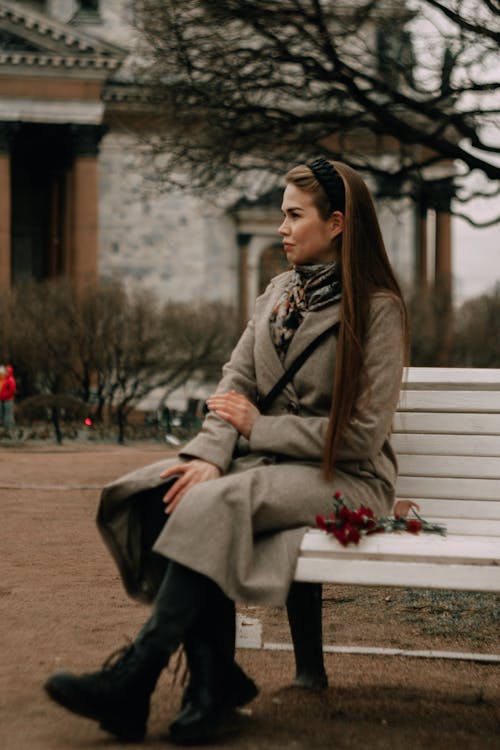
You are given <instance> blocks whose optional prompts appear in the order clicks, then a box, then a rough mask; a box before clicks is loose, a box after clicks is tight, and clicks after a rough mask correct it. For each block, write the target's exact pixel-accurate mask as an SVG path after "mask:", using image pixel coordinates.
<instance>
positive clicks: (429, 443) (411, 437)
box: [392, 433, 500, 457]
mask: <svg viewBox="0 0 500 750" xmlns="http://www.w3.org/2000/svg"><path fill="white" fill-rule="evenodd" d="M392 444H393V447H394V449H395V451H396V453H398V454H402V453H406V454H417V455H420V454H421V455H439V456H443V455H444V456H499V457H500V435H448V434H442V433H440V434H436V435H429V434H428V433H423V434H416V435H415V434H402V433H398V434H395V435H393V438H392Z"/></svg>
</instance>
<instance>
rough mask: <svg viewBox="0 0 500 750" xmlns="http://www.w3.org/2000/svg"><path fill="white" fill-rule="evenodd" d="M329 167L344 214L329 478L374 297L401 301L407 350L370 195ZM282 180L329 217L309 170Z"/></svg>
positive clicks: (396, 289) (347, 173)
mask: <svg viewBox="0 0 500 750" xmlns="http://www.w3.org/2000/svg"><path fill="white" fill-rule="evenodd" d="M330 163H331V164H332V166H334V167H335V169H336V170H337V172H338V173H339V175H340V176H341V178H342V180H343V182H344V188H345V213H344V230H343V232H342V234H341V235H339V237H337V238H336V240H335V250H336V251H337V257H338V258H339V260H340V266H341V274H342V289H343V293H342V302H341V313H340V329H339V337H338V343H337V359H336V365H335V374H334V381H333V396H332V405H331V409H330V419H329V423H328V431H327V435H326V442H325V450H324V456H323V466H324V471H325V476H326V477H330V476H331V474H332V470H333V468H334V465H335V459H336V456H337V453H338V449H339V445H340V442H341V440H342V436H343V434H344V432H345V430H346V428H347V425H348V423H349V421H350V420H351V418H352V416H353V413H354V407H355V404H356V399H357V397H358V394H359V391H360V384H361V376H362V369H363V357H364V354H363V345H364V340H365V335H366V330H367V326H368V317H369V312H370V302H371V298H372V295H373V294H374V292H377V291H384V292H386V293H388V294H391V295H392V296H394V297H395V298H396V299H398V300H399V301H400V304H401V312H402V316H403V325H404V333H405V345H406V350H408V338H409V336H408V322H407V313H406V306H405V303H404V300H403V295H402V293H401V289H400V286H399V284H398V281H397V279H396V277H395V275H394V271H393V270H392V267H391V264H390V261H389V258H388V256H387V251H386V249H385V245H384V240H383V239H382V233H381V231H380V226H379V223H378V219H377V215H376V213H375V206H374V205H373V200H372V197H371V195H370V192H369V190H368V188H367V186H366V184H365V183H364V181H363V180H362V178H361V177H360V175H359V174H358V173H357V172H356V171H355V170H354V169H351V167H348V166H347V165H346V164H342V163H340V162H336V161H332V162H330ZM286 181H287V183H292V184H294V185H296V186H297V187H298V188H299V189H300V190H304V191H306V192H308V193H311V194H312V195H313V197H314V203H315V205H316V207H317V209H318V212H319V214H320V216H321V218H322V219H324V220H326V219H328V218H329V216H330V214H331V213H332V206H331V205H330V201H329V200H328V197H327V195H326V193H325V191H324V189H323V188H322V186H321V185H320V183H319V182H318V181H317V179H316V177H315V176H314V175H313V173H312V171H311V170H310V168H309V167H307V166H305V165H299V166H298V167H294V168H293V169H291V170H290V171H289V172H288V174H287V175H286ZM333 210H334V209H333Z"/></svg>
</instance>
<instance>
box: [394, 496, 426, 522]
mask: <svg viewBox="0 0 500 750" xmlns="http://www.w3.org/2000/svg"><path fill="white" fill-rule="evenodd" d="M412 508H415V510H417V511H419V510H420V505H417V503H414V502H413V500H396V502H395V503H394V508H393V514H394V518H406V516H407V515H408V513H409V512H410V510H411V509H412Z"/></svg>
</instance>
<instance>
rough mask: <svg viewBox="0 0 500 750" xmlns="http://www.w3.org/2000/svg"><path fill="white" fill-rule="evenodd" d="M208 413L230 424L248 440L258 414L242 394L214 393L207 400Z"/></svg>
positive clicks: (233, 392)
mask: <svg viewBox="0 0 500 750" xmlns="http://www.w3.org/2000/svg"><path fill="white" fill-rule="evenodd" d="M207 406H208V408H209V409H210V411H213V412H215V413H216V414H217V415H218V416H219V417H221V419H224V420H225V421H226V422H229V424H232V425H233V427H235V428H236V429H237V430H238V432H239V433H241V434H242V435H243V437H246V438H249V437H250V433H251V432H252V427H253V424H254V422H255V419H256V418H257V417H258V416H259V414H260V412H259V410H258V409H257V407H256V406H255V405H254V404H252V402H251V401H249V400H248V399H247V397H246V396H244V395H243V394H242V393H236V391H231V392H230V393H215V394H214V395H213V396H210V398H209V399H207Z"/></svg>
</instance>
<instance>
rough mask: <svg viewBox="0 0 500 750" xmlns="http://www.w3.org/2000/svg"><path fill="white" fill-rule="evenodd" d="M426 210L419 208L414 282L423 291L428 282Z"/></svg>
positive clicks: (423, 207)
mask: <svg viewBox="0 0 500 750" xmlns="http://www.w3.org/2000/svg"><path fill="white" fill-rule="evenodd" d="M427 255H428V247H427V208H426V207H425V206H421V208H420V222H419V237H418V248H417V263H416V266H417V267H416V280H417V286H418V287H420V289H425V288H426V287H427V284H428V280H429V270H428V267H427Z"/></svg>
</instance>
